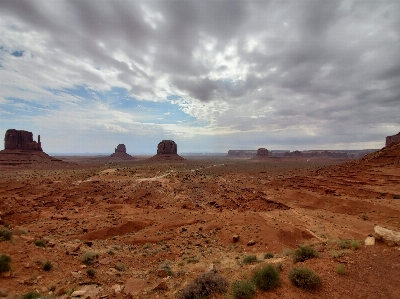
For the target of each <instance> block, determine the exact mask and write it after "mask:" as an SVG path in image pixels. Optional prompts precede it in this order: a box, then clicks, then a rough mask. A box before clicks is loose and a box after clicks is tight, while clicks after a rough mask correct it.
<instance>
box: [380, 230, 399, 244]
mask: <svg viewBox="0 0 400 299" xmlns="http://www.w3.org/2000/svg"><path fill="white" fill-rule="evenodd" d="M374 230H375V237H376V238H377V239H379V240H383V241H385V242H386V243H387V244H388V245H400V232H395V231H393V230H390V229H386V228H383V227H381V226H375V227H374Z"/></svg>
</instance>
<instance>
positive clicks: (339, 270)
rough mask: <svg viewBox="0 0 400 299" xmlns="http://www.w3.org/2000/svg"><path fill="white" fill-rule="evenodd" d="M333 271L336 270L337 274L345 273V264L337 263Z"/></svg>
mask: <svg viewBox="0 0 400 299" xmlns="http://www.w3.org/2000/svg"><path fill="white" fill-rule="evenodd" d="M335 271H336V273H337V274H339V275H345V274H346V272H347V269H346V266H345V265H343V264H338V265H337V266H336V267H335Z"/></svg>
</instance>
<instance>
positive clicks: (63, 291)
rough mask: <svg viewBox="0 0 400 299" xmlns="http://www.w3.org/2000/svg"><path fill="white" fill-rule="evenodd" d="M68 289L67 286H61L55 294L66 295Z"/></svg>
mask: <svg viewBox="0 0 400 299" xmlns="http://www.w3.org/2000/svg"><path fill="white" fill-rule="evenodd" d="M66 289H67V287H66V286H62V287H61V288H59V289H58V290H57V291H56V292H55V294H56V295H57V296H61V295H64V294H65V292H66Z"/></svg>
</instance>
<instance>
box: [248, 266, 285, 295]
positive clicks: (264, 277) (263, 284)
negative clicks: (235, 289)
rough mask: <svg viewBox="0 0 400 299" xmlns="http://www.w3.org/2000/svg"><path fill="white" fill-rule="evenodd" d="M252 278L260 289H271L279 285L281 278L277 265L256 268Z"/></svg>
mask: <svg viewBox="0 0 400 299" xmlns="http://www.w3.org/2000/svg"><path fill="white" fill-rule="evenodd" d="M251 280H252V281H253V283H254V284H255V285H256V286H257V288H259V289H260V290H263V291H269V290H273V289H274V288H276V287H277V286H279V284H280V281H281V278H280V275H279V271H278V269H277V268H276V267H275V266H273V265H267V266H265V267H262V268H260V269H257V270H255V271H254V273H253V276H252V278H251Z"/></svg>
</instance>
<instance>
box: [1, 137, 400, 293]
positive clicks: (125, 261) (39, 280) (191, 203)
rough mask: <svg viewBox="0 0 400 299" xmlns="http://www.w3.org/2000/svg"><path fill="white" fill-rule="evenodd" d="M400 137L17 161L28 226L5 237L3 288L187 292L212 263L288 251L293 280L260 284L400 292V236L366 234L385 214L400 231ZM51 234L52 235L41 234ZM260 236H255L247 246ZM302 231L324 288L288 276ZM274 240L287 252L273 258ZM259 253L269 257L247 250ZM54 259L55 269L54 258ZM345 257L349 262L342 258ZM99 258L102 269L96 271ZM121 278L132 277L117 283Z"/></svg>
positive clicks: (17, 193) (15, 209)
mask: <svg viewBox="0 0 400 299" xmlns="http://www.w3.org/2000/svg"><path fill="white" fill-rule="evenodd" d="M399 149H400V144H398V145H393V146H391V147H388V148H385V149H383V150H382V151H379V152H377V153H373V154H370V155H368V156H366V157H365V158H364V159H360V160H357V161H351V162H347V161H348V160H336V159H326V160H320V159H295V158H286V159H266V160H263V161H255V160H245V159H228V158H226V157H223V158H221V157H220V158H217V157H214V158H209V159H204V158H198V157H185V158H186V160H185V161H170V162H169V161H146V160H145V159H143V158H139V159H138V160H134V161H118V160H115V159H110V160H109V161H108V160H107V161H105V159H104V158H101V159H91V158H88V157H66V158H64V159H63V160H64V161H67V162H69V164H67V163H60V162H57V161H53V162H49V163H47V164H45V165H43V163H42V164H40V165H37V164H34V163H31V164H24V165H23V166H14V167H12V166H10V165H8V166H7V167H5V166H4V167H3V168H0V213H1V214H0V217H1V221H2V223H3V224H4V225H6V226H7V227H8V228H9V229H11V230H12V231H13V233H14V236H13V239H12V240H11V241H1V242H0V254H7V255H9V256H10V257H11V259H12V262H11V267H12V270H11V272H8V273H5V274H3V275H2V276H1V277H0V288H5V289H7V298H14V297H16V296H19V295H22V294H25V293H27V292H29V291H36V290H37V291H38V292H39V293H40V294H42V295H47V296H57V297H62V298H66V297H67V296H68V294H70V293H71V292H72V290H79V289H80V288H82V285H84V284H97V285H100V286H101V287H102V290H101V292H100V294H99V296H102V298H106V297H108V298H112V297H114V296H116V297H125V296H126V297H134V298H175V297H176V294H177V292H178V291H179V290H180V289H182V288H183V287H184V286H185V285H186V284H188V283H189V282H190V281H192V280H193V279H194V278H195V277H196V276H197V275H199V274H200V273H202V272H204V271H206V270H207V269H208V268H209V267H210V266H211V265H212V264H214V265H215V266H216V267H217V268H218V270H219V272H220V274H221V275H223V276H225V277H226V278H227V279H228V281H229V282H230V283H232V282H233V281H235V280H238V279H247V278H249V277H251V273H252V270H253V269H254V268H255V267H257V266H259V265H260V264H266V263H270V262H272V263H278V262H280V263H282V272H281V276H282V283H281V286H279V287H278V288H277V289H275V290H274V291H272V292H261V291H259V292H258V293H257V295H256V296H255V297H254V298H400V288H399V287H398V286H399V285H400V250H399V248H396V247H389V246H387V245H386V244H384V243H377V244H376V245H375V246H365V245H364V239H365V238H366V237H367V236H368V235H371V234H373V233H374V226H375V225H380V226H383V227H386V228H389V229H393V230H396V231H400V200H399V199H397V198H399V197H400V162H399V161H400V153H399ZM39 166H40V167H39ZM0 228H2V226H1V225H0ZM233 235H239V236H240V239H239V241H238V242H236V243H234V242H233V238H232V236H233ZM38 239H42V240H44V241H45V242H46V243H47V247H46V248H40V247H37V246H35V244H34V241H35V240H38ZM340 239H351V240H358V241H359V244H360V248H359V249H358V250H356V249H348V250H345V251H343V250H341V249H340V248H339V245H338V242H339V240H340ZM250 240H254V241H255V245H253V246H247V243H248V242H249V241H250ZM299 244H311V245H312V246H314V247H315V248H316V249H317V250H318V251H319V253H320V257H319V258H317V259H312V260H308V261H306V262H304V263H298V264H303V265H305V266H307V267H309V268H310V269H312V270H315V272H316V273H318V275H320V277H321V278H322V287H321V288H320V289H319V290H317V291H313V292H310V291H305V290H302V289H298V288H296V287H295V286H293V285H292V284H291V282H290V281H289V279H288V277H287V274H288V272H289V271H290V269H291V268H292V267H293V266H297V265H298V264H296V265H294V264H293V261H292V258H291V256H290V255H289V254H288V252H289V249H291V250H292V251H293V250H294V249H296V247H297V245H299ZM87 251H90V252H94V253H97V254H98V258H97V259H96V260H95V261H94V263H93V265H90V266H86V265H84V264H83V263H82V257H83V255H84V253H85V252H87ZM267 252H271V253H273V254H274V258H273V259H264V255H265V253H267ZM250 254H252V255H257V257H258V259H259V262H258V263H257V264H250V265H246V264H243V262H242V261H243V258H244V257H245V256H246V255H250ZM340 254H342V255H343V256H341V257H337V256H338V255H340ZM46 261H50V262H51V264H52V265H53V269H52V270H51V271H48V272H46V271H44V270H43V266H42V265H43V263H44V262H46ZM165 263H169V265H170V268H171V270H172V271H173V273H174V274H175V275H174V276H172V277H170V278H168V279H166V280H165V283H166V286H165V288H166V289H164V290H154V287H155V286H156V285H157V284H158V283H159V282H160V281H161V278H160V277H158V276H157V274H158V273H159V272H157V269H159V268H160V267H162V265H163V264H165ZM339 263H343V264H345V265H346V268H347V274H346V275H343V276H342V275H339V274H337V273H336V272H335V267H336V265H337V264H339ZM122 266H123V267H122ZM87 268H93V269H94V270H95V271H96V274H95V276H94V277H93V278H90V277H88V276H87V274H86V270H87ZM122 268H124V270H123V271H122V270H121V269H122ZM118 269H119V270H118ZM79 272H80V273H79ZM133 279H136V280H137V281H139V280H143V283H137V284H136V285H137V286H136V289H135V290H134V291H137V295H134V293H135V292H133V291H132V292H131V294H125V293H126V292H127V291H128V289H129V288H130V287H128V285H134V284H135V283H132V281H133ZM136 280H135V282H137V281H136ZM139 282H140V281H139ZM116 284H118V285H120V286H122V287H124V286H125V287H126V289H125V290H123V291H122V293H118V294H116V295H115V294H114V291H113V290H112V288H111V287H112V286H113V285H116ZM132 294H133V295H132ZM226 296H227V295H216V296H214V297H213V298H227V297H226Z"/></svg>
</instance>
